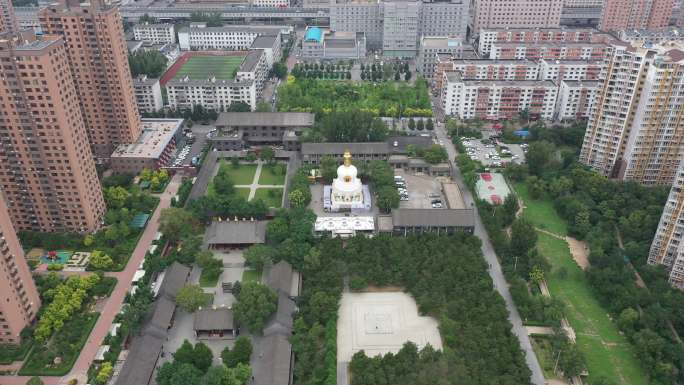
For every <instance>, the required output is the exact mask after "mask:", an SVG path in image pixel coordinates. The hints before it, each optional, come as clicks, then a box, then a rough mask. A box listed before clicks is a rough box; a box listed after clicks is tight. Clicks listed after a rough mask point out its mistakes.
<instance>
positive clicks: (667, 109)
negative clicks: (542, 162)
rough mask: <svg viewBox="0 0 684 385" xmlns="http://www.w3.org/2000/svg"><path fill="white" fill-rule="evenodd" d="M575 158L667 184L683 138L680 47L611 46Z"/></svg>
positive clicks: (610, 172)
mask: <svg viewBox="0 0 684 385" xmlns="http://www.w3.org/2000/svg"><path fill="white" fill-rule="evenodd" d="M612 50H613V52H612V54H611V55H610V56H609V57H608V58H607V59H606V63H605V71H604V72H603V74H602V76H601V80H602V81H604V84H603V86H602V89H601V91H600V92H599V94H598V97H597V100H596V104H595V107H594V109H593V112H592V113H591V114H590V115H591V116H590V118H589V122H588V125H587V131H586V134H585V137H584V144H583V146H582V151H581V153H580V160H581V161H582V162H583V163H584V164H586V165H588V166H589V167H591V168H592V169H594V170H596V171H598V172H600V173H601V174H603V175H605V176H608V177H613V178H618V179H623V180H632V181H637V182H640V183H643V184H646V185H667V186H669V185H671V184H672V182H673V181H674V179H675V174H676V170H677V166H678V165H679V163H680V161H681V159H682V155H683V154H682V145H681V143H682V138H684V119H683V118H684V108H682V105H684V68H682V65H683V64H684V47H682V43H681V42H672V43H668V44H664V45H649V46H648V48H647V47H643V46H642V47H636V46H631V45H629V44H622V45H620V44H614V45H613V46H612Z"/></svg>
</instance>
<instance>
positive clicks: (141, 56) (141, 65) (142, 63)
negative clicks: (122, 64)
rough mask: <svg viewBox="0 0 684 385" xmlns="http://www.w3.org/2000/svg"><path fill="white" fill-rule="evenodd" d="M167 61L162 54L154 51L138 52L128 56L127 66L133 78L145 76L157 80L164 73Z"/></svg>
mask: <svg viewBox="0 0 684 385" xmlns="http://www.w3.org/2000/svg"><path fill="white" fill-rule="evenodd" d="M168 61H169V59H168V58H167V57H166V56H164V54H162V53H161V52H159V51H156V50H146V51H138V52H136V53H134V54H129V55H128V66H129V67H130V68H131V75H133V77H136V76H138V75H147V76H149V77H150V78H158V77H160V76H161V75H162V74H163V73H164V71H166V65H167V63H168Z"/></svg>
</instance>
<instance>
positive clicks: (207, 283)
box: [199, 269, 221, 287]
mask: <svg viewBox="0 0 684 385" xmlns="http://www.w3.org/2000/svg"><path fill="white" fill-rule="evenodd" d="M205 271H206V269H202V273H201V274H200V278H199V284H200V286H201V287H215V286H216V284H217V283H218V280H219V278H221V274H219V275H218V276H216V278H215V279H211V278H214V277H207V275H206V274H204V272H205Z"/></svg>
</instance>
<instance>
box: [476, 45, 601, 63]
mask: <svg viewBox="0 0 684 385" xmlns="http://www.w3.org/2000/svg"><path fill="white" fill-rule="evenodd" d="M609 54H610V46H609V45H608V44H605V43H579V42H572V43H568V42H560V43H518V42H511V43H492V49H491V51H490V53H489V58H490V59H492V60H501V59H506V60H508V59H530V60H540V59H549V60H551V59H553V60H603V59H605V57H606V56H608V55H609Z"/></svg>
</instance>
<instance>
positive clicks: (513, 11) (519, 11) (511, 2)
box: [473, 0, 563, 34]
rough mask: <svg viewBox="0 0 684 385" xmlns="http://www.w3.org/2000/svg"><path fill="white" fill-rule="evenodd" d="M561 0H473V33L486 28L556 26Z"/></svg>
mask: <svg viewBox="0 0 684 385" xmlns="http://www.w3.org/2000/svg"><path fill="white" fill-rule="evenodd" d="M562 9H563V0H475V14H474V17H473V33H475V34H479V33H480V30H481V29H487V28H506V27H509V28H558V27H559V26H560V17H561V10H562Z"/></svg>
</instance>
